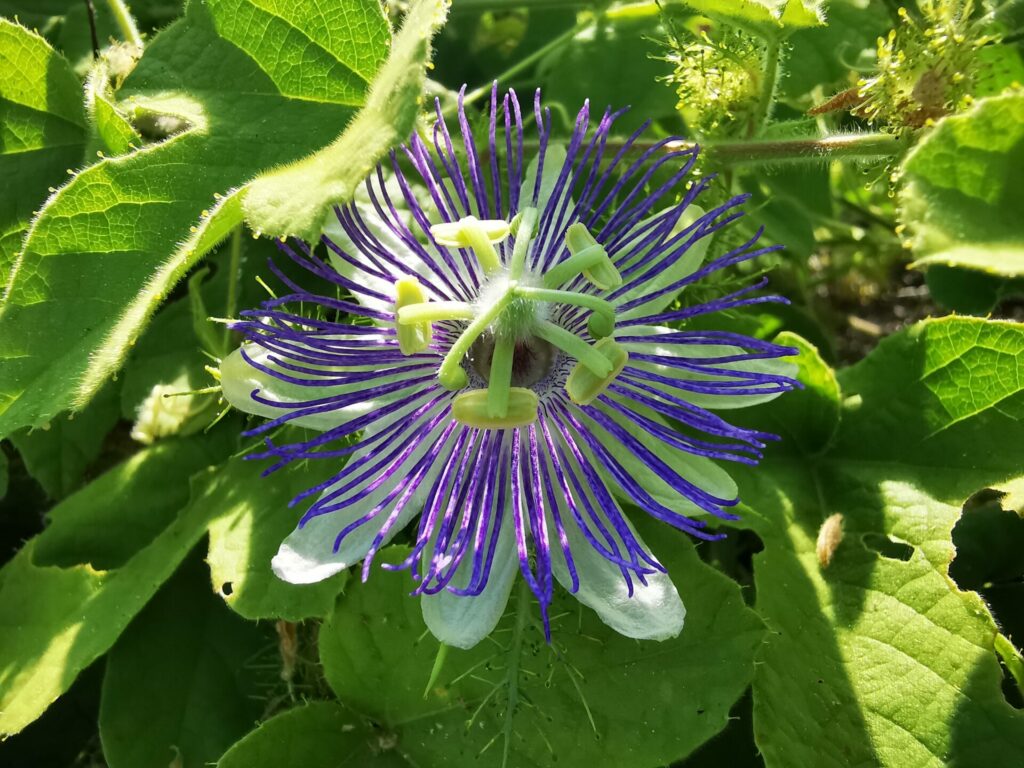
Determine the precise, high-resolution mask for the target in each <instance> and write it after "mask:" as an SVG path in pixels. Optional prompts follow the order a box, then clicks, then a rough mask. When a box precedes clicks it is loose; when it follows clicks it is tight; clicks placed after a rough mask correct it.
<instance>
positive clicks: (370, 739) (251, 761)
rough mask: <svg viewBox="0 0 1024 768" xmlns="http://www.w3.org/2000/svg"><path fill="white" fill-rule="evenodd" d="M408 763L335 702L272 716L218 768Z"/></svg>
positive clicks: (400, 766)
mask: <svg viewBox="0 0 1024 768" xmlns="http://www.w3.org/2000/svg"><path fill="white" fill-rule="evenodd" d="M345 763H348V764H349V765H353V766H360V767H362V766H365V767H366V768H408V766H409V763H407V762H406V761H405V760H404V759H402V757H401V756H400V755H399V754H398V753H396V752H395V751H394V749H393V744H390V743H389V741H388V738H387V736H386V735H384V734H381V733H380V731H378V730H375V729H373V728H370V727H368V726H367V725H366V724H365V723H363V722H361V721H360V720H358V719H357V718H355V717H354V716H353V715H352V713H351V712H349V711H348V710H346V709H344V708H343V707H341V706H339V705H338V704H335V703H333V702H327V701H315V702H311V703H309V704H306V705H305V706H302V707H296V708H295V709H292V710H289V711H288V712H284V713H282V714H280V715H277V716H276V717H272V718H271V719H270V720H268V721H266V722H265V723H263V724H262V725H260V727H259V728H257V729H256V730H254V731H253V732H252V733H250V734H249V735H248V736H246V737H245V738H244V739H242V740H241V741H239V742H238V743H237V744H235V745H234V746H233V747H231V749H229V750H228V751H227V753H226V754H225V755H224V757H222V758H221V760H220V762H219V763H217V768H337V766H339V765H344V764H345Z"/></svg>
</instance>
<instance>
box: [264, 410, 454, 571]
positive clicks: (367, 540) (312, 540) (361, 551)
mask: <svg viewBox="0 0 1024 768" xmlns="http://www.w3.org/2000/svg"><path fill="white" fill-rule="evenodd" d="M386 426H387V424H381V425H380V426H379V427H378V429H384V428H386ZM442 428H443V425H438V426H437V427H436V428H435V429H434V430H433V431H432V432H431V433H429V434H427V435H424V436H423V438H422V439H420V440H419V444H418V445H417V447H416V449H415V450H414V451H412V453H411V454H410V455H409V457H408V458H407V459H406V460H405V461H404V462H403V463H402V465H401V466H400V467H399V468H398V469H397V470H396V471H395V472H393V473H392V476H391V480H390V481H388V482H384V483H382V484H381V485H380V487H378V488H376V489H375V490H374V491H373V492H372V493H370V494H368V495H367V496H366V497H365V498H363V499H361V500H360V501H359V502H357V503H356V504H353V505H351V506H349V507H346V508H345V509H342V510H339V511H337V512H332V513H329V514H325V515H319V516H317V517H314V518H312V519H311V520H310V521H309V522H307V523H306V524H305V525H304V526H302V527H301V528H296V529H295V530H294V531H292V533H291V534H289V536H288V538H286V539H285V540H284V542H283V543H282V544H281V547H280V549H278V551H277V554H276V555H275V556H274V559H273V560H272V561H271V567H272V568H273V569H274V573H276V574H277V576H278V578H280V579H283V580H284V581H287V582H289V583H291V584H312V583H314V582H317V581H322V580H323V579H326V578H327V577H329V576H333V575H334V574H335V573H338V571H342V570H344V569H345V568H348V567H349V566H351V565H355V564H356V563H358V562H359V561H360V560H362V559H363V558H364V557H365V556H366V553H367V552H368V551H369V549H370V547H371V546H372V544H373V540H374V538H375V537H376V536H377V534H378V533H379V532H380V530H381V529H382V528H383V527H384V523H385V521H386V520H387V519H388V516H389V514H390V512H391V510H390V509H388V508H385V509H384V510H382V511H381V512H380V514H378V516H377V517H376V518H374V519H373V520H370V521H368V522H367V523H365V524H364V525H362V526H360V527H359V528H356V529H355V530H354V531H352V532H351V533H349V534H348V535H347V536H346V537H345V538H344V540H342V542H341V546H340V547H339V549H338V551H337V552H335V551H334V540H335V539H336V538H337V536H338V534H339V533H340V532H341V531H342V529H344V528H345V527H346V526H348V525H349V524H351V523H352V522H354V521H356V520H358V519H359V518H361V517H363V516H364V515H365V514H367V513H368V512H369V511H370V510H372V509H373V508H374V507H375V506H377V505H378V504H379V503H380V502H381V501H383V500H384V498H385V497H386V496H387V495H388V494H389V493H390V492H391V491H392V489H394V487H395V485H396V484H397V483H398V482H399V481H400V480H402V479H404V478H405V477H407V476H408V475H409V474H410V472H411V471H412V469H413V467H414V466H415V464H416V462H417V461H419V459H420V458H421V457H422V456H423V455H424V454H425V453H426V452H427V451H428V450H429V449H430V448H431V447H433V445H434V443H435V442H436V441H437V439H438V437H439V435H440V433H441V431H442ZM364 439H365V438H364ZM374 454H380V455H381V456H382V457H383V455H384V454H383V453H381V448H380V446H379V445H378V444H377V443H372V444H370V445H368V446H364V447H362V448H359V449H358V450H356V451H355V452H353V454H352V456H351V458H350V459H349V461H350V462H355V461H358V460H359V459H360V458H362V457H364V456H367V455H374ZM372 461H373V459H370V461H369V462H368V463H367V464H365V465H363V466H362V467H361V469H360V471H363V470H365V469H367V468H368V467H370V466H372ZM443 463H444V462H443V461H436V462H434V465H433V466H431V467H430V468H429V469H428V470H427V473H426V476H425V477H424V478H423V479H422V480H421V481H420V484H419V485H418V486H417V488H416V491H415V493H413V495H412V497H411V498H410V499H409V500H408V502H406V504H405V506H404V507H403V509H402V512H401V513H400V515H399V517H398V519H397V521H396V522H395V524H394V525H393V526H392V528H391V530H390V531H389V532H388V535H387V536H386V537H385V538H384V544H386V543H387V542H388V541H390V540H391V539H392V538H393V537H394V536H395V535H396V534H397V533H398V532H399V531H401V530H402V529H403V528H404V527H405V526H406V525H407V524H408V523H409V521H410V520H412V518H414V517H415V516H416V515H418V514H419V513H420V512H421V511H422V509H423V504H424V501H425V499H426V495H427V493H428V491H429V489H430V486H431V485H432V484H433V482H434V480H435V479H436V478H437V475H438V473H439V472H440V471H441V468H442V466H443ZM375 479H376V478H375V477H372V476H371V477H369V478H367V479H366V480H364V481H363V482H362V483H361V484H360V486H359V487H360V488H365V487H366V486H367V485H369V484H370V483H372V482H373V481H374V480H375ZM347 482H349V480H343V481H341V482H339V483H335V484H334V485H332V486H329V487H328V488H327V489H326V490H325V491H324V492H323V493H322V494H321V496H320V497H321V498H323V497H324V496H326V495H328V494H330V493H331V492H332V491H333V490H335V489H336V488H338V487H339V486H340V485H341V484H343V483H347ZM354 492H355V491H354V490H353V491H349V492H347V493H346V494H345V495H346V496H348V495H349V494H351V493H354Z"/></svg>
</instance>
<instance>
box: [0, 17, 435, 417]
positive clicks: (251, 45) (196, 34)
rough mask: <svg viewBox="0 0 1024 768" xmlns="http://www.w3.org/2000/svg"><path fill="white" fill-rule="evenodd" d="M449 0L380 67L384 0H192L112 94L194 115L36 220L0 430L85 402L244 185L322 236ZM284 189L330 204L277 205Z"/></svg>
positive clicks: (418, 21)
mask: <svg viewBox="0 0 1024 768" xmlns="http://www.w3.org/2000/svg"><path fill="white" fill-rule="evenodd" d="M264 6H266V7H264ZM442 7H443V2H442V0H420V1H419V2H417V3H416V4H415V6H414V7H413V10H412V11H410V14H409V16H408V22H407V24H406V25H405V27H404V28H403V32H402V34H401V35H399V37H398V38H396V40H395V43H394V45H393V46H392V48H391V60H390V61H389V64H388V66H386V67H383V68H381V64H382V62H383V60H384V57H385V55H386V54H387V51H388V48H387V43H388V36H389V30H388V26H387V21H386V19H385V18H384V16H383V14H382V11H381V7H380V4H379V2H378V1H377V0H338V2H336V3H334V4H332V5H331V10H330V11H329V12H328V11H325V9H324V6H323V4H322V3H319V2H315V0H302V1H301V2H295V3H256V2H254V1H253V0H209V1H208V2H198V1H196V2H192V3H190V4H189V6H188V8H187V10H186V14H185V17H184V18H183V19H182V20H181V21H179V22H177V23H175V24H174V25H172V26H171V27H169V28H168V29H167V30H165V31H164V32H162V33H161V34H160V35H158V36H157V37H156V38H155V39H154V40H153V42H152V43H151V44H150V45H149V46H148V47H147V49H146V52H145V54H144V55H143V57H142V59H141V60H140V62H139V64H138V66H137V67H136V68H135V69H134V70H133V71H132V73H131V75H129V77H128V79H127V80H126V81H125V83H124V86H123V87H122V88H121V90H120V91H119V93H118V97H119V99H120V102H119V106H120V107H121V108H122V109H126V110H128V111H133V112H134V113H135V114H136V115H143V116H144V115H152V114H165V115H172V116H176V117H178V118H180V119H181V120H182V121H184V125H185V126H186V129H185V130H183V131H181V132H179V133H176V134H174V135H172V136H171V137H169V138H168V139H166V140H165V141H163V142H160V143H157V144H154V145H151V146H148V147H146V148H144V149H141V150H139V151H136V152H132V153H131V154H128V155H124V156H121V157H117V158H111V159H106V160H103V161H101V162H99V163H97V164H96V165H94V166H92V167H90V168H89V169H87V170H86V171H84V172H83V173H81V174H79V175H78V176H76V177H75V178H74V179H73V180H72V182H71V183H69V184H68V185H67V186H65V187H64V188H62V189H61V190H59V191H58V193H57V194H55V195H54V196H53V197H52V198H51V199H50V202H49V203H48V205H47V206H46V208H45V209H44V210H43V212H42V214H41V215H40V217H39V218H38V219H37V220H36V222H35V223H34V225H33V227H32V230H31V231H30V233H29V236H28V239H27V241H26V247H25V251H24V253H23V254H22V255H21V257H20V259H19V261H18V263H17V264H16V266H15V268H14V273H13V274H12V278H11V286H10V291H9V295H8V296H7V297H6V299H5V301H4V304H3V306H2V307H0V321H2V329H3V330H2V332H0V358H2V359H3V367H2V375H0V434H3V433H6V432H9V431H10V430H12V429H14V428H16V427H18V426H21V425H33V424H40V423H43V422H45V421H47V420H48V419H49V418H51V417H52V416H53V415H54V414H55V413H57V412H59V411H61V410H63V409H65V408H68V407H75V408H78V407H81V406H82V405H83V404H84V403H85V402H87V401H88V399H89V398H90V397H91V396H92V394H93V393H95V391H96V390H97V389H98V388H99V386H100V385H101V384H102V383H103V381H104V380H105V379H106V378H107V377H108V376H109V375H110V374H111V373H112V372H113V371H114V370H116V368H117V367H118V366H119V365H120V364H121V362H122V361H123V359H124V356H125V353H126V351H127V350H128V348H129V347H130V346H131V344H132V343H133V342H134V341H135V339H136V338H137V337H138V336H139V334H140V333H141V331H142V329H143V327H144V326H145V324H146V322H147V320H148V318H149V317H150V316H151V315H152V313H153V311H154V310H155V309H156V307H157V306H158V305H159V304H160V302H161V301H162V300H163V299H164V298H165V297H166V295H167V293H168V291H169V290H170V289H171V287H172V286H173V285H174V284H175V283H176V282H177V281H178V280H179V279H180V278H181V277H182V276H183V275H184V274H185V272H186V271H187V270H188V269H189V268H190V267H191V266H192V265H193V264H195V263H196V262H197V261H198V260H199V259H200V258H202V256H203V255H204V254H205V253H206V252H208V251H209V250H210V248H212V247H213V246H214V245H215V244H216V243H217V242H218V241H219V240H221V239H223V238H224V237H225V236H226V235H227V234H228V233H229V232H230V231H231V230H232V229H233V228H235V227H236V226H239V225H240V224H241V223H242V220H243V202H244V204H245V214H246V215H247V216H248V220H249V224H250V225H251V226H252V227H253V229H255V230H257V231H262V232H265V233H267V234H274V235H282V234H286V233H293V232H298V233H299V234H304V235H306V236H309V235H311V234H312V231H313V229H315V226H314V225H315V223H316V222H320V221H322V219H323V216H324V214H325V205H326V203H328V202H332V201H333V200H334V199H336V198H337V197H343V196H344V195H345V194H348V193H350V192H351V190H352V189H353V188H354V186H355V184H356V183H357V181H358V180H359V178H361V176H362V175H364V174H365V173H366V172H367V171H368V170H369V168H370V167H371V166H372V164H373V163H374V162H376V160H377V159H379V157H380V155H381V154H383V152H384V151H385V150H386V149H387V148H388V147H389V146H390V142H392V141H394V140H397V139H398V138H402V137H404V135H406V134H407V133H408V130H411V128H412V121H413V117H414V114H415V108H414V107H412V106H411V105H412V104H414V103H415V101H416V99H417V98H419V96H420V93H421V89H420V87H419V85H420V83H421V82H422V78H423V68H424V66H425V65H426V56H427V40H428V39H429V36H430V34H431V33H432V31H433V28H434V25H435V24H437V23H439V22H440V21H441V20H442V17H443V14H442ZM378 69H380V70H381V72H380V78H381V80H380V82H379V83H378V85H377V86H376V87H375V88H374V89H373V91H372V95H370V96H369V97H368V95H367V93H368V90H369V84H370V82H371V80H372V79H373V77H374V75H375V74H376V73H377V71H378ZM364 105H366V106H367V110H368V111H367V112H365V113H359V114H358V116H356V114H357V112H356V111H357V109H358V108H359V107H361V106H364ZM350 119H351V120H352V122H351V125H350V129H351V131H350V130H346V131H345V132H344V133H343V135H341V137H340V138H337V141H334V140H335V139H336V137H338V136H339V131H340V129H341V128H342V127H344V126H345V124H346V123H348V122H349V120H350ZM392 120H395V121H397V122H396V123H395V124H394V125H391V121H392ZM403 121H404V122H403ZM325 145H328V146H327V149H325V150H323V151H322V152H318V153H317V154H315V155H313V156H312V158H310V159H309V160H308V162H306V163H300V164H298V165H287V164H289V163H296V162H297V161H299V160H300V159H301V158H304V157H307V156H309V155H310V153H311V152H317V151H318V150H320V149H321V148H323V147H325ZM283 164H284V170H278V169H280V168H281V166H282V165H283ZM199 169H201V171H202V172H198V171H199ZM271 169H273V170H271ZM311 169H312V172H315V173H314V175H315V177H316V178H317V179H319V182H318V183H312V182H311V181H310V180H309V179H308V178H306V175H305V174H307V172H311ZM263 173H267V174H268V175H267V176H266V177H265V178H263V177H261V176H260V175H261V174H263ZM299 176H301V178H298V177H299ZM254 177H255V179H256V180H255V181H254V183H253V185H252V187H251V189H250V188H248V187H244V188H243V185H245V184H246V183H247V182H249V181H250V180H251V179H254ZM215 195H217V196H220V195H223V196H222V197H220V199H219V200H218V199H216V198H215ZM283 197H287V198H291V199H289V200H288V201H286V202H289V203H290V202H292V200H301V201H302V202H303V205H307V204H308V205H309V206H319V207H317V208H316V209H315V210H313V209H312V208H307V209H304V210H302V211H301V212H300V213H301V216H299V217H298V218H296V220H295V221H294V222H284V221H282V220H281V218H280V214H281V212H280V211H279V210H277V208H276V203H277V202H280V201H282V199H283ZM289 210H291V209H289ZM292 213H296V212H295V211H292ZM286 225H287V226H288V229H287V231H284V230H282V228H283V227H285V226H286ZM69 329H73V330H72V331H69ZM72 382H73V383H72Z"/></svg>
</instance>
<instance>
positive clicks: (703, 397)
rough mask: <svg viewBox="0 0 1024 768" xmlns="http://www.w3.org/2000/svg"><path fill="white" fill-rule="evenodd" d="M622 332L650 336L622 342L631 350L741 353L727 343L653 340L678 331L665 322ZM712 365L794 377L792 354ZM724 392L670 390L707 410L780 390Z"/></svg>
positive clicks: (675, 373)
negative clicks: (752, 392) (743, 393)
mask: <svg viewBox="0 0 1024 768" xmlns="http://www.w3.org/2000/svg"><path fill="white" fill-rule="evenodd" d="M622 333H623V334H624V335H630V336H643V335H648V334H649V335H650V336H651V340H650V341H649V342H627V343H624V344H623V346H625V347H626V349H627V350H628V351H631V352H632V351H635V352H637V353H641V354H648V355H652V354H653V355H664V356H666V357H677V358H687V357H690V358H707V357H727V356H731V355H737V354H743V352H744V350H742V349H741V348H739V347H735V346H731V345H727V344H714V345H712V344H659V343H658V340H657V336H658V335H660V334H663V333H678V331H676V330H675V329H673V328H667V327H665V326H655V325H638V326H635V327H632V328H628V329H624V330H623V331H622ZM630 364H631V365H633V366H635V367H637V368H640V369H642V370H645V371H651V372H652V373H657V374H658V375H659V376H666V377H668V378H672V379H679V380H680V381H695V382H696V381H708V382H714V381H721V380H722V378H723V377H722V376H718V375H712V374H704V373H698V372H695V371H688V370H684V369H682V368H672V367H669V366H664V365H657V364H656V363H647V362H631V363H630ZM715 367H716V368H724V369H727V370H730V371H747V372H751V373H767V374H773V375H776V376H788V377H790V378H793V377H795V376H796V374H797V370H798V368H797V365H796V363H794V362H792V358H780V357H774V358H768V359H756V360H737V361H736V362H732V363H716V364H715ZM727 392H728V390H723V394H715V395H712V394H706V393H703V392H690V391H688V390H673V391H672V394H673V395H674V396H676V397H681V398H682V399H684V400H686V401H687V402H688V403H692V404H693V405H696V406H699V407H701V408H707V409H708V410H726V409H732V408H746V407H748V406H751V405H756V404H758V403H766V402H768V401H769V400H774V399H775V398H776V397H778V396H779V395H780V394H782V393H781V392H769V393H766V394H761V395H732V394H727Z"/></svg>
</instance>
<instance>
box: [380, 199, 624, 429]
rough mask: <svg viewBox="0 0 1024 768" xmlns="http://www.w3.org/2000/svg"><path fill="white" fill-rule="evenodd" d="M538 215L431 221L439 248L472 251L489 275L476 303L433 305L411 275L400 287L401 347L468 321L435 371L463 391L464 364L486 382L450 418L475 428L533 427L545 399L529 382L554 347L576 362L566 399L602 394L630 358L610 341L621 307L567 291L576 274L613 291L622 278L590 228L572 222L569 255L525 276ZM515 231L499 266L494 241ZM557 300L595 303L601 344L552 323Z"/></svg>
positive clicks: (546, 369)
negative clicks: (442, 326)
mask: <svg viewBox="0 0 1024 768" xmlns="http://www.w3.org/2000/svg"><path fill="white" fill-rule="evenodd" d="M537 219H538V214H537V210H536V209H535V208H526V209H524V210H523V211H521V212H520V213H519V214H518V215H517V216H516V217H515V218H514V219H513V220H512V221H511V222H505V221H500V220H490V221H480V220H478V219H476V218H475V217H473V216H467V217H465V218H463V219H461V220H459V221H457V222H446V223H443V224H437V225H434V226H433V227H431V233H432V234H433V235H434V239H435V240H436V241H437V242H438V244H440V245H444V246H448V247H455V248H469V249H471V250H472V251H473V253H474V255H475V256H476V258H477V260H478V261H479V263H480V266H481V268H482V269H483V271H484V275H485V280H484V285H483V287H482V288H481V290H480V295H479V296H478V298H477V300H476V301H475V302H473V303H472V304H471V303H468V302H461V301H427V300H426V299H425V296H424V294H423V291H422V288H421V287H420V286H419V284H418V283H417V282H416V281H415V280H411V279H409V278H406V279H403V280H402V281H399V284H398V285H396V299H395V316H396V328H397V332H398V340H399V346H400V348H401V350H402V352H403V353H405V354H407V355H408V354H413V353H415V352H422V351H423V350H425V349H426V348H427V347H428V346H429V344H430V341H431V339H432V327H431V323H434V322H437V321H442V320H458V321H467V323H468V324H467V325H466V327H465V328H464V329H463V331H462V332H461V334H460V335H459V337H458V338H457V339H456V340H455V342H454V343H453V344H452V345H451V347H450V348H449V349H448V352H447V354H446V355H445V357H444V360H443V361H442V362H441V366H440V367H439V368H438V371H437V377H438V380H439V381H440V382H441V384H442V385H443V386H444V387H446V388H448V389H450V390H453V391H455V390H461V389H465V388H466V387H467V386H468V384H469V376H468V374H467V372H466V366H465V364H468V365H469V366H470V367H471V369H472V370H474V371H476V373H477V374H479V375H480V376H481V377H482V378H483V379H484V381H486V382H487V388H486V389H479V390H468V391H466V392H460V393H459V395H458V396H457V397H456V398H455V402H454V403H453V411H452V412H453V415H454V417H455V418H456V419H457V420H459V421H461V422H463V423H465V424H467V425H469V426H473V427H479V428H487V429H507V428H513V427H522V426H526V425H528V424H531V423H533V421H535V420H536V418H537V409H538V407H539V404H540V401H539V398H538V397H537V394H536V393H535V392H534V391H533V390H531V389H530V387H532V386H534V385H536V384H537V383H539V382H540V381H542V380H544V379H545V378H547V376H548V374H549V373H550V370H551V364H552V361H553V360H554V359H555V356H556V355H555V350H556V349H557V350H561V351H562V352H564V353H565V354H566V355H568V356H569V357H572V358H575V359H576V360H577V364H576V367H575V368H574V369H573V371H572V373H571V374H570V376H569V377H568V379H567V380H566V384H565V386H566V390H567V392H568V394H569V397H570V398H572V400H573V401H575V402H577V403H579V404H581V405H585V404H587V403H589V402H591V401H593V400H594V398H596V397H597V396H598V395H600V394H601V392H603V391H604V390H605V389H606V388H607V387H608V385H609V384H610V383H611V382H612V380H613V379H614V378H615V377H616V376H617V375H618V374H619V372H620V371H621V370H622V368H623V366H624V365H625V363H626V360H627V358H628V354H627V353H626V351H625V349H623V348H622V347H621V346H620V345H618V344H617V343H616V342H615V341H614V340H613V339H612V338H611V336H612V334H613V333H614V331H615V307H614V306H613V305H612V304H611V303H610V302H608V301H606V300H605V299H602V298H600V297H598V296H594V295H592V294H589V293H580V292H577V291H568V290H563V289H562V288H561V286H564V285H565V284H566V283H568V282H571V281H572V280H573V279H574V278H576V277H577V276H579V275H583V276H584V277H585V278H586V279H587V280H588V281H590V282H591V283H592V284H593V285H595V286H597V287H598V288H600V289H602V290H613V289H615V288H617V287H618V286H619V285H621V284H622V277H621V276H620V275H619V272H618V270H617V269H616V268H615V266H614V264H612V261H611V259H609V258H608V254H607V253H606V252H605V250H604V248H603V247H602V246H601V245H600V244H599V243H598V242H597V241H596V240H595V239H594V237H593V236H592V235H591V234H590V232H589V231H588V230H587V229H586V227H585V226H583V225H582V224H580V223H576V224H573V225H572V226H570V227H569V229H568V230H567V232H566V245H567V247H568V248H569V252H570V254H571V255H570V256H569V258H567V259H564V260H563V261H562V262H561V263H559V264H558V265H556V266H555V267H553V268H552V269H550V270H548V271H547V273H546V274H544V275H543V276H540V275H534V274H529V273H525V266H526V256H527V254H528V252H529V249H530V243H531V242H532V240H533V236H534V234H535V231H536V227H537ZM509 234H514V236H515V244H514V246H513V249H512V258H511V259H510V260H509V263H508V265H507V266H503V265H502V264H501V259H500V258H499V257H498V253H497V251H496V250H495V248H494V246H495V245H496V244H498V243H500V242H502V241H503V240H504V239H505V238H506V237H508V235H509ZM524 273H525V274H524ZM558 304H569V305H572V306H578V307H583V308H585V309H589V310H590V318H589V321H588V325H587V330H588V332H589V335H590V336H591V337H593V338H594V339H598V340H599V341H598V342H597V343H596V344H591V343H590V342H589V341H588V340H587V339H585V338H583V337H582V336H578V335H576V334H574V333H572V332H571V331H568V330H566V329H565V328H563V327H562V326H560V325H557V324H556V323H553V322H551V320H550V319H549V317H550V314H551V307H552V305H558Z"/></svg>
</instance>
